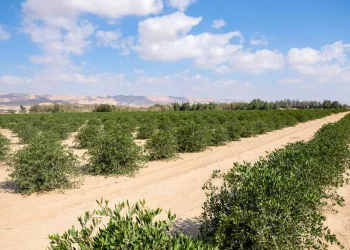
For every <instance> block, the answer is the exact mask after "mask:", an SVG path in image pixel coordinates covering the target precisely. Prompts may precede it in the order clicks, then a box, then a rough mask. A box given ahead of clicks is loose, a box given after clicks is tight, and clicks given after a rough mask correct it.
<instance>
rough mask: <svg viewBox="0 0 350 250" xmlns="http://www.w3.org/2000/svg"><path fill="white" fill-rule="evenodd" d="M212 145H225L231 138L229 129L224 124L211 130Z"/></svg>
mask: <svg viewBox="0 0 350 250" xmlns="http://www.w3.org/2000/svg"><path fill="white" fill-rule="evenodd" d="M210 132H211V138H210V146H220V145H224V144H225V143H226V142H228V141H229V140H230V138H229V134H228V131H227V129H226V128H225V127H224V126H221V125H216V126H214V127H213V128H212V129H211V130H210Z"/></svg>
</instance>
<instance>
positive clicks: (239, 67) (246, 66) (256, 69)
mask: <svg viewBox="0 0 350 250" xmlns="http://www.w3.org/2000/svg"><path fill="white" fill-rule="evenodd" d="M283 66H284V56H283V54H282V53H280V52H279V51H271V50H267V49H263V50H258V51H256V52H249V51H244V50H240V51H237V52H235V53H234V54H233V56H232V57H230V58H229V59H228V62H227V63H226V64H224V65H221V66H219V67H217V68H216V69H215V71H216V72H217V73H221V74H223V73H230V72H246V73H251V74H259V73H262V72H264V71H267V70H279V69H281V68H282V67H283Z"/></svg>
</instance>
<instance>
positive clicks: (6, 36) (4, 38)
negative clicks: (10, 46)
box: [0, 25, 11, 40]
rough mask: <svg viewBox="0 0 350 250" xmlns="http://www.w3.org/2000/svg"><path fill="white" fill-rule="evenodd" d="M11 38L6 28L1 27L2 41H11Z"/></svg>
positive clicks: (0, 35)
mask: <svg viewBox="0 0 350 250" xmlns="http://www.w3.org/2000/svg"><path fill="white" fill-rule="evenodd" d="M10 38H11V35H10V33H8V32H6V31H5V29H4V27H3V26H2V25H0V40H9V39H10Z"/></svg>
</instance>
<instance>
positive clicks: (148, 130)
mask: <svg viewBox="0 0 350 250" xmlns="http://www.w3.org/2000/svg"><path fill="white" fill-rule="evenodd" d="M156 130H157V125H156V124H154V123H152V122H149V123H144V124H142V125H140V127H139V129H138V131H137V139H147V138H149V137H151V136H152V135H153V134H154V133H155V132H156Z"/></svg>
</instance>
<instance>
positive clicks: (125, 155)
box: [88, 131, 145, 175]
mask: <svg viewBox="0 0 350 250" xmlns="http://www.w3.org/2000/svg"><path fill="white" fill-rule="evenodd" d="M88 154H89V165H88V172H89V173H91V174H94V175H133V174H134V173H135V172H137V171H138V170H139V169H140V168H142V167H143V166H144V162H145V157H144V156H143V153H142V149H141V147H139V146H137V145H136V144H135V142H134V138H133V136H132V134H131V133H123V132H122V131H107V132H105V133H102V134H100V136H99V137H97V138H96V140H95V142H94V143H92V144H91V146H90V147H89V149H88Z"/></svg>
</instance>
